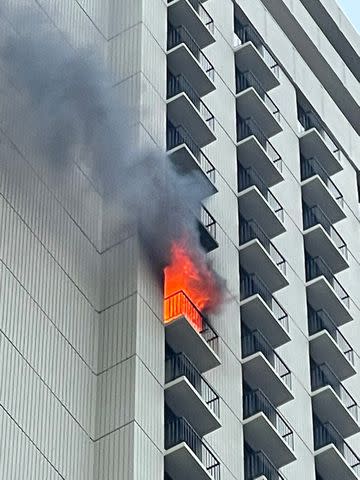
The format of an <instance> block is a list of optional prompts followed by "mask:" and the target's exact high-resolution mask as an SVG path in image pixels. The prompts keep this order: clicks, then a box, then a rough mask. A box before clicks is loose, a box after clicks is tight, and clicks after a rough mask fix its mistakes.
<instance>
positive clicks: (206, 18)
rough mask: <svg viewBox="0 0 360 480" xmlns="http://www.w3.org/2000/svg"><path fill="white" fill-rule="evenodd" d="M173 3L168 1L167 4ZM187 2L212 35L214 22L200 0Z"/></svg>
mask: <svg viewBox="0 0 360 480" xmlns="http://www.w3.org/2000/svg"><path fill="white" fill-rule="evenodd" d="M173 1H174V0H168V3H171V2H173ZM188 2H189V3H190V5H191V6H192V7H193V9H194V10H195V12H196V13H197V14H198V15H199V17H200V18H201V21H202V22H203V24H204V25H205V26H206V27H207V28H208V29H209V30H210V32H211V33H214V31H215V26H214V20H213V19H212V17H211V16H210V14H209V12H208V11H207V10H206V8H205V7H204V6H203V4H202V3H201V2H200V0H188Z"/></svg>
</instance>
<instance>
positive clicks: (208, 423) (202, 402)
mask: <svg viewBox="0 0 360 480" xmlns="http://www.w3.org/2000/svg"><path fill="white" fill-rule="evenodd" d="M165 382H166V384H165V401H166V404H167V405H168V406H169V407H170V409H171V410H172V411H173V412H174V414H175V415H176V416H177V417H184V418H186V419H187V420H188V422H189V423H190V424H191V425H192V426H193V427H194V429H195V431H196V432H197V433H198V434H199V435H200V436H201V437H203V436H204V435H206V434H208V433H210V432H213V431H214V430H217V429H218V428H220V426H221V424H220V421H219V413H220V402H219V396H218V395H217V393H216V392H215V391H214V390H213V388H212V387H211V386H210V385H209V383H208V382H207V381H206V380H205V379H204V377H203V376H202V375H201V373H200V372H199V371H198V370H197V368H196V367H195V366H194V365H193V364H192V363H191V361H190V360H189V359H188V358H187V357H186V355H184V354H183V353H178V354H176V355H172V356H171V357H170V358H168V359H167V360H166V362H165Z"/></svg>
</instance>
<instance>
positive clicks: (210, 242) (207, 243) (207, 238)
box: [198, 206, 219, 253]
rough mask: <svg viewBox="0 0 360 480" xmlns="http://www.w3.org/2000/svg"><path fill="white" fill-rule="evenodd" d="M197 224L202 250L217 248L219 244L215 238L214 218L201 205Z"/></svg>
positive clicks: (209, 250) (210, 250)
mask: <svg viewBox="0 0 360 480" xmlns="http://www.w3.org/2000/svg"><path fill="white" fill-rule="evenodd" d="M198 226H199V231H200V243H201V245H202V247H203V248H204V250H206V252H207V253H209V252H212V251H213V250H215V249H216V248H218V246H219V244H218V242H217V240H216V220H215V219H214V217H213V216H212V215H211V214H210V212H209V211H208V210H207V209H206V208H205V207H204V206H202V207H201V212H200V220H199V221H198Z"/></svg>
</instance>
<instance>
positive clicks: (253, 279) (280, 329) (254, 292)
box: [240, 270, 290, 348]
mask: <svg viewBox="0 0 360 480" xmlns="http://www.w3.org/2000/svg"><path fill="white" fill-rule="evenodd" d="M240 311H241V320H242V322H243V323H244V324H245V325H246V326H247V327H248V328H249V329H250V330H259V331H260V332H261V333H262V334H263V335H264V337H266V338H267V340H268V342H269V343H270V345H271V346H272V347H273V348H276V347H279V346H280V345H283V344H284V343H287V342H288V341H290V335H289V318H288V315H287V313H286V312H285V310H284V309H283V308H282V306H281V305H280V303H279V302H278V301H277V300H276V299H275V298H274V297H273V295H272V293H271V292H270V291H269V290H268V289H267V287H266V286H265V284H264V282H263V281H262V280H261V279H260V278H259V277H257V276H256V275H254V274H252V275H249V274H248V273H247V272H245V271H244V270H241V272H240Z"/></svg>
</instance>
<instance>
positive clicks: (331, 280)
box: [305, 253, 353, 326]
mask: <svg viewBox="0 0 360 480" xmlns="http://www.w3.org/2000/svg"><path fill="white" fill-rule="evenodd" d="M305 267H306V292H307V299H308V303H309V304H310V305H311V307H312V308H313V309H314V310H326V311H327V312H331V314H332V318H333V319H334V320H335V321H336V322H337V323H336V325H337V326H340V325H343V324H344V323H347V322H350V321H351V320H352V319H353V318H352V316H351V313H350V297H349V295H348V294H347V292H346V291H345V289H344V288H343V287H342V285H341V284H340V283H339V281H338V280H337V279H336V278H335V276H334V275H333V273H332V272H331V270H330V268H329V267H328V266H327V264H326V263H325V262H324V260H323V259H322V258H321V257H311V256H310V255H309V254H307V253H306V260H305Z"/></svg>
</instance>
